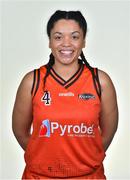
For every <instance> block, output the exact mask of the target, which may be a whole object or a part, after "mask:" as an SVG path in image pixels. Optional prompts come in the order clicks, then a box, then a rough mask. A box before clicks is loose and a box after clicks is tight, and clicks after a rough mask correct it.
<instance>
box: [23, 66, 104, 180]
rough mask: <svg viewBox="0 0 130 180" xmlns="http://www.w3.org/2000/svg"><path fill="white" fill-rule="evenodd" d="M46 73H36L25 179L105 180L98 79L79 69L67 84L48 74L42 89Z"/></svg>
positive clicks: (44, 70)
mask: <svg viewBox="0 0 130 180" xmlns="http://www.w3.org/2000/svg"><path fill="white" fill-rule="evenodd" d="M46 71H47V68H46V66H42V67H40V68H39V69H38V70H35V73H34V83H33V88H32V104H33V132H32V135H31V138H30V139H29V142H28V145H27V148H26V151H25V162H26V168H25V171H24V174H23V179H35V178H36V179H51V178H52V179H53V178H69V179H71V178H72V179H73V178H74V179H76V178H79V179H82V178H86V179H87V178H88V179H90V177H91V179H94V178H96V179H105V175H104V171H103V165H102V162H103V160H104V157H105V152H104V149H103V144H102V139H101V133H100V128H99V118H100V111H101V102H100V95H99V94H100V93H98V92H99V90H100V87H99V81H97V79H98V76H97V75H95V77H94V76H93V74H92V72H91V71H90V69H89V68H87V67H86V66H85V65H84V64H82V63H81V64H80V67H79V69H78V70H77V72H76V73H75V74H74V75H73V76H72V77H71V78H70V79H69V80H67V81H65V80H64V79H63V78H61V77H60V76H59V75H58V74H57V73H56V72H55V70H54V69H53V68H51V70H50V74H49V76H48V77H47V79H46V83H45V87H44V83H43V81H44V77H45V74H46ZM94 72H97V70H96V69H95V70H94ZM95 74H96V73H95Z"/></svg>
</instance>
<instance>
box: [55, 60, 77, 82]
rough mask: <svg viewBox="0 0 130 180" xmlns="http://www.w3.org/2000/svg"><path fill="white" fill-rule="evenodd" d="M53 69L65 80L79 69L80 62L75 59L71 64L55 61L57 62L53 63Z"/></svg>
mask: <svg viewBox="0 0 130 180" xmlns="http://www.w3.org/2000/svg"><path fill="white" fill-rule="evenodd" d="M53 69H54V70H55V71H56V73H57V74H58V75H59V76H60V77H62V78H63V79H64V80H68V79H69V78H71V77H72V76H73V75H74V74H75V73H76V71H77V70H78V69H79V63H78V61H75V62H73V63H71V64H61V63H59V62H55V64H54V65H53Z"/></svg>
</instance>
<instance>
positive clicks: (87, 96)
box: [78, 93, 95, 100]
mask: <svg viewBox="0 0 130 180" xmlns="http://www.w3.org/2000/svg"><path fill="white" fill-rule="evenodd" d="M78 97H79V99H83V100H89V99H95V96H94V95H93V94H91V93H83V94H79V95H78Z"/></svg>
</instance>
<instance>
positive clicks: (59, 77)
mask: <svg viewBox="0 0 130 180" xmlns="http://www.w3.org/2000/svg"><path fill="white" fill-rule="evenodd" d="M51 69H52V71H53V73H54V74H55V75H56V76H57V77H58V78H59V79H61V80H62V81H64V83H66V81H65V80H64V79H63V78H62V77H61V76H59V74H57V73H56V71H55V70H54V69H53V67H52V68H51ZM52 75H53V74H52ZM53 77H54V76H53ZM56 79H57V78H56ZM64 83H63V84H64Z"/></svg>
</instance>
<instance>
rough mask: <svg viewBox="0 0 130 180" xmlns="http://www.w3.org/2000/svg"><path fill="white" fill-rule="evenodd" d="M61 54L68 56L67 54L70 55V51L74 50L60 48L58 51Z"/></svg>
mask: <svg viewBox="0 0 130 180" xmlns="http://www.w3.org/2000/svg"><path fill="white" fill-rule="evenodd" d="M59 52H60V53H61V54H62V55H65V56H69V55H72V53H73V52H74V51H73V50H60V51H59Z"/></svg>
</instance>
